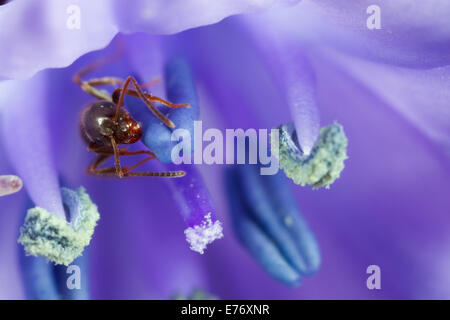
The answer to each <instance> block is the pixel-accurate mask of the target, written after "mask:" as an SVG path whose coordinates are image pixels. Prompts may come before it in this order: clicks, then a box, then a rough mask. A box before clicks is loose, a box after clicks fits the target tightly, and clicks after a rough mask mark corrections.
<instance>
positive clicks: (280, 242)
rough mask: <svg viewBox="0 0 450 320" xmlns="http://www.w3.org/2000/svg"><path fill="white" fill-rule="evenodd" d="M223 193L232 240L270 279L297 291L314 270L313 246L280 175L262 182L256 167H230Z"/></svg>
mask: <svg viewBox="0 0 450 320" xmlns="http://www.w3.org/2000/svg"><path fill="white" fill-rule="evenodd" d="M227 189H228V194H229V197H230V203H231V212H232V219H233V225H234V228H235V232H236V233H237V236H238V237H239V239H240V241H241V242H242V244H243V245H244V246H245V247H246V248H247V249H248V250H249V251H250V253H251V254H252V255H253V256H254V257H255V258H256V259H257V260H258V262H259V263H260V264H261V265H262V267H263V268H264V269H265V270H266V271H267V272H268V273H269V274H270V275H271V276H273V277H274V278H275V279H277V280H279V281H281V282H283V283H285V284H287V285H290V286H296V285H298V284H299V283H300V281H301V278H302V277H303V276H308V275H311V274H313V273H315V272H316V271H317V270H318V269H319V267H320V251H319V247H318V244H317V242H316V239H315V237H314V235H313V233H312V231H311V230H310V229H309V227H308V226H307V224H306V222H305V221H304V220H303V218H302V217H301V215H300V212H299V210H298V207H297V205H296V203H295V200H294V199H293V196H292V194H291V193H290V190H289V187H288V186H287V180H286V179H285V178H284V177H283V175H282V174H277V175H273V176H261V175H260V174H259V167H258V166H250V165H241V166H234V167H233V168H232V169H230V172H228V174H227Z"/></svg>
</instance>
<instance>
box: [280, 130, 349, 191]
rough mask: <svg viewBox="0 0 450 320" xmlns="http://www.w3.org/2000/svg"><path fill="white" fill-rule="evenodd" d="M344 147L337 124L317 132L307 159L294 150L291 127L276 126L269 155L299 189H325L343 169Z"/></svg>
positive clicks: (295, 138) (293, 132)
mask: <svg viewBox="0 0 450 320" xmlns="http://www.w3.org/2000/svg"><path fill="white" fill-rule="evenodd" d="M271 139H272V140H273V139H274V137H271ZM347 144H348V142H347V137H346V135H345V133H344V130H343V128H342V126H341V125H340V124H338V123H334V124H332V125H330V126H327V127H323V128H321V129H320V134H319V137H318V139H317V141H316V143H315V145H314V147H313V149H312V150H311V152H310V154H308V155H305V154H304V153H303V152H302V150H301V148H300V147H299V146H298V139H297V134H296V132H295V129H294V126H293V125H292V124H284V125H282V126H280V136H279V143H276V141H272V143H271V145H272V153H273V154H275V155H277V156H278V157H279V160H280V161H279V162H280V168H281V169H283V170H284V172H285V174H286V176H287V177H289V178H291V179H292V180H293V181H294V182H295V183H296V184H299V185H301V186H305V185H307V184H308V185H311V186H312V187H313V188H320V187H326V188H327V189H328V188H329V187H330V185H331V184H332V183H333V182H334V181H335V180H336V179H337V178H339V176H340V174H341V172H342V170H343V169H344V160H345V159H347V158H348V156H347ZM277 147H278V148H277Z"/></svg>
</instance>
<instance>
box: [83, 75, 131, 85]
mask: <svg viewBox="0 0 450 320" xmlns="http://www.w3.org/2000/svg"><path fill="white" fill-rule="evenodd" d="M84 82H85V83H87V84H88V85H90V86H92V87H97V86H104V85H112V86H115V85H118V84H120V85H122V84H123V83H124V80H123V79H122V78H116V77H102V78H94V79H89V80H86V81H84Z"/></svg>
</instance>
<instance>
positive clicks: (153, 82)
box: [139, 77, 161, 89]
mask: <svg viewBox="0 0 450 320" xmlns="http://www.w3.org/2000/svg"><path fill="white" fill-rule="evenodd" d="M160 82H161V78H160V77H157V78H155V79H153V80H150V81H148V82H144V83H142V84H140V85H139V86H140V87H141V88H142V89H147V88H150V87H153V86H154V85H156V84H158V83H160Z"/></svg>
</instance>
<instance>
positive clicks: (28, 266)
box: [19, 249, 89, 300]
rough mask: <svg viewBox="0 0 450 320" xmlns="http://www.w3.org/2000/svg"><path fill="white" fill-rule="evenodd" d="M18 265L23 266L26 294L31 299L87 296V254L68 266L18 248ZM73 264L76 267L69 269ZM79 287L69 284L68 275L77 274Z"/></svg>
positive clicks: (77, 298)
mask: <svg viewBox="0 0 450 320" xmlns="http://www.w3.org/2000/svg"><path fill="white" fill-rule="evenodd" d="M19 252H20V267H21V270H22V278H23V285H24V289H25V297H26V299H30V300H60V299H63V300H88V299H89V287H88V271H87V266H88V260H89V258H88V257H89V255H88V254H84V255H83V256H81V257H79V258H77V259H75V260H74V261H73V262H72V264H71V265H70V266H68V267H66V266H62V265H58V266H55V265H53V264H52V263H51V262H49V261H47V260H46V259H45V258H43V257H32V256H26V255H25V253H24V251H23V250H22V249H20V251H19ZM74 266H75V268H77V269H75V271H72V269H74ZM75 272H76V273H78V274H79V276H80V277H79V281H80V286H79V287H70V288H69V286H68V283H69V282H71V283H72V282H73V281H77V280H72V279H71V277H74V276H78V275H75V274H74V273H75Z"/></svg>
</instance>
